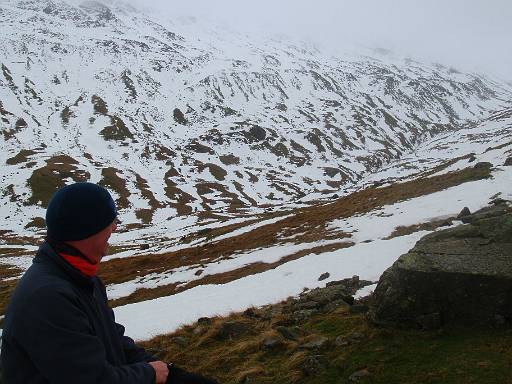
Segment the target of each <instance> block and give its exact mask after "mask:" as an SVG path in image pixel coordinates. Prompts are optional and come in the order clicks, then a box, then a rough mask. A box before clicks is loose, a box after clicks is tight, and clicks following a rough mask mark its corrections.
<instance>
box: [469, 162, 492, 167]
mask: <svg viewBox="0 0 512 384" xmlns="http://www.w3.org/2000/svg"><path fill="white" fill-rule="evenodd" d="M473 168H475V169H490V168H492V163H489V162H488V161H481V162H479V163H476V164H475V166H474V167H473Z"/></svg>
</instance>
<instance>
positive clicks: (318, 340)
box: [301, 336, 329, 349]
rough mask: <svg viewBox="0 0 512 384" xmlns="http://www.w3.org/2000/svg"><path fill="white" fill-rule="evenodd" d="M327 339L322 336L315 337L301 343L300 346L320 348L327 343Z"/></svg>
mask: <svg viewBox="0 0 512 384" xmlns="http://www.w3.org/2000/svg"><path fill="white" fill-rule="evenodd" d="M328 342H329V339H328V338H327V337H324V336H318V337H315V338H314V339H313V340H311V341H309V342H307V343H306V344H303V345H302V346H301V347H302V348H305V349H320V348H323V347H325V346H326V345H327V343H328Z"/></svg>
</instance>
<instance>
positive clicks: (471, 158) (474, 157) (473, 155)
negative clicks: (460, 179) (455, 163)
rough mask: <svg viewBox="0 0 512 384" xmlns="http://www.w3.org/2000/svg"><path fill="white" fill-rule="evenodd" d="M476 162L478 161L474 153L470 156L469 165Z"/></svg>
mask: <svg viewBox="0 0 512 384" xmlns="http://www.w3.org/2000/svg"><path fill="white" fill-rule="evenodd" d="M475 160H476V156H475V154H474V153H472V154H471V155H470V156H469V158H468V162H469V163H472V162H473V161H475Z"/></svg>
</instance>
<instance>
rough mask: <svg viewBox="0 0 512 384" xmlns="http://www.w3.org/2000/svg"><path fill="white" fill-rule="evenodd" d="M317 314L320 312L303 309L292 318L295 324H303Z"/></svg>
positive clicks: (293, 314) (294, 313)
mask: <svg viewBox="0 0 512 384" xmlns="http://www.w3.org/2000/svg"><path fill="white" fill-rule="evenodd" d="M317 312H318V311H317V310H315V309H303V310H301V311H296V312H293V313H292V316H291V317H292V319H293V321H294V322H301V321H304V320H308V319H309V318H311V316H313V315H314V314H315V313H317Z"/></svg>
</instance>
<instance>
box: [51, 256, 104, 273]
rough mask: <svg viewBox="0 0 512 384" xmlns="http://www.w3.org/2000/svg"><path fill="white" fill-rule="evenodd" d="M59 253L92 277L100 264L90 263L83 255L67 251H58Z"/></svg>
mask: <svg viewBox="0 0 512 384" xmlns="http://www.w3.org/2000/svg"><path fill="white" fill-rule="evenodd" d="M60 255H61V256H62V258H63V259H64V260H66V261H67V262H68V263H69V264H71V265H72V266H73V267H75V268H76V269H78V270H79V271H80V272H82V273H83V274H84V275H86V276H89V277H93V276H95V275H96V274H97V273H98V267H99V266H100V264H99V263H97V264H91V262H89V261H88V260H85V259H84V258H83V257H80V256H73V255H69V254H67V253H60Z"/></svg>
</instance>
